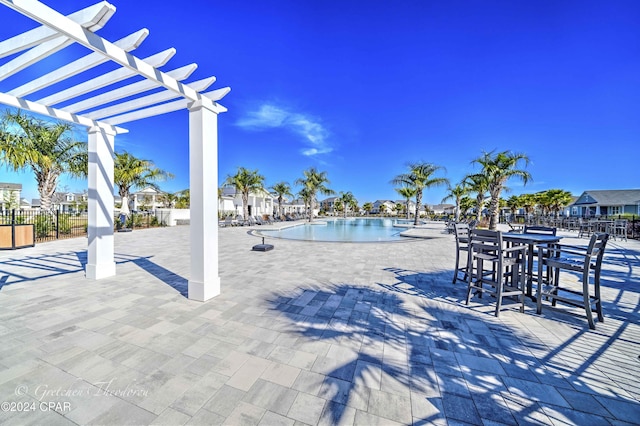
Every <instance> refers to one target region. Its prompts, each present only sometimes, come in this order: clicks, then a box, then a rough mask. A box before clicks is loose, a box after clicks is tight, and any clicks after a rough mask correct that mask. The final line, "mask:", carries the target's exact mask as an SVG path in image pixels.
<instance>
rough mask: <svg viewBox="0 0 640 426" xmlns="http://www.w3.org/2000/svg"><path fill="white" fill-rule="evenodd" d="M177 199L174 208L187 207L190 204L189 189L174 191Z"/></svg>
mask: <svg viewBox="0 0 640 426" xmlns="http://www.w3.org/2000/svg"><path fill="white" fill-rule="evenodd" d="M176 195H177V197H178V199H177V200H176V208H178V209H188V208H189V206H190V205H191V191H190V190H189V189H183V190H182V191H179V192H176Z"/></svg>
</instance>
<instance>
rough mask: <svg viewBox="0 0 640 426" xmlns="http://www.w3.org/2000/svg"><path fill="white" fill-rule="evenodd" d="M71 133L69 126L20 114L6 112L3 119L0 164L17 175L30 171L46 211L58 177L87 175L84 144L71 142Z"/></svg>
mask: <svg viewBox="0 0 640 426" xmlns="http://www.w3.org/2000/svg"><path fill="white" fill-rule="evenodd" d="M16 124H17V126H18V129H16V127H15V125H16ZM71 130H72V127H71V125H70V124H66V123H61V122H57V123H48V122H45V121H42V120H37V119H35V118H33V117H31V116H28V115H25V114H22V113H21V112H20V111H18V112H16V113H11V112H7V113H6V114H5V116H4V117H3V119H2V125H1V127H0V164H4V165H5V166H6V167H7V168H8V169H10V170H13V171H16V172H17V171H20V170H23V169H26V168H30V169H31V170H32V171H33V173H34V174H35V177H36V182H37V183H38V193H39V194H40V205H41V208H42V209H43V210H45V211H51V208H52V203H51V200H52V198H53V194H54V193H55V191H56V188H57V186H58V179H59V177H60V175H62V174H63V173H68V174H69V175H71V176H74V177H86V176H87V164H88V152H87V145H86V143H85V142H79V141H74V140H73V139H72V138H71V136H70V135H69V132H70V131H71Z"/></svg>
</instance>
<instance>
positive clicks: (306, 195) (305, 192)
mask: <svg viewBox="0 0 640 426" xmlns="http://www.w3.org/2000/svg"><path fill="white" fill-rule="evenodd" d="M298 197H300V199H301V200H302V202H303V203H304V211H305V212H308V211H309V205H310V204H311V191H310V190H309V188H306V187H305V188H302V189H301V190H300V191H299V192H298ZM311 214H312V215H313V213H311Z"/></svg>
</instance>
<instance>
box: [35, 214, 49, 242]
mask: <svg viewBox="0 0 640 426" xmlns="http://www.w3.org/2000/svg"><path fill="white" fill-rule="evenodd" d="M33 224H34V225H35V226H34V228H35V231H36V238H45V237H48V236H49V233H50V232H51V231H53V223H52V222H51V216H49V215H47V214H39V215H37V216H36V217H35V220H34V221H33Z"/></svg>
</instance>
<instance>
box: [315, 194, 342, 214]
mask: <svg viewBox="0 0 640 426" xmlns="http://www.w3.org/2000/svg"><path fill="white" fill-rule="evenodd" d="M337 199H338V197H329V198H325V199H324V200H322V201H320V202H319V203H318V204H320V210H324V211H325V212H326V213H327V214H329V215H333V214H335V204H336V200H337Z"/></svg>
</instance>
